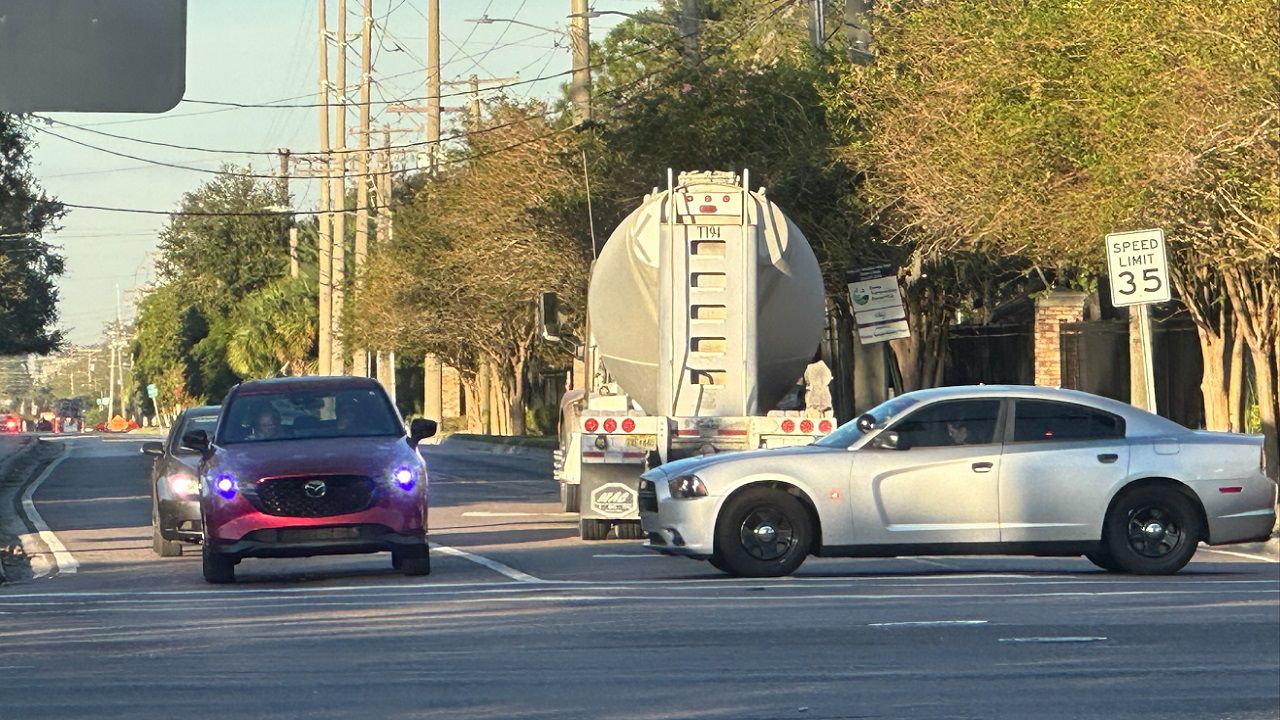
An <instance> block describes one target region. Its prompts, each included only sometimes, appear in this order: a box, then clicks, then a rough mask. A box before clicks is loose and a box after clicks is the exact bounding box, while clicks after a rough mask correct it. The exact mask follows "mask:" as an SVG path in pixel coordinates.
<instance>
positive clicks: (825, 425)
mask: <svg viewBox="0 0 1280 720" xmlns="http://www.w3.org/2000/svg"><path fill="white" fill-rule="evenodd" d="M833 427H834V426H833V425H832V424H831V421H830V420H823V421H822V422H820V423H818V429H819V430H821V431H822V433H823V434H824V435H825V434H826V433H829V432H831V430H832V428H833Z"/></svg>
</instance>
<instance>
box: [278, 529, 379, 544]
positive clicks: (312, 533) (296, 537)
mask: <svg viewBox="0 0 1280 720" xmlns="http://www.w3.org/2000/svg"><path fill="white" fill-rule="evenodd" d="M358 537H360V528H353V527H338V528H295V529H287V530H281V531H280V542H309V541H313V540H351V539H354V538H358Z"/></svg>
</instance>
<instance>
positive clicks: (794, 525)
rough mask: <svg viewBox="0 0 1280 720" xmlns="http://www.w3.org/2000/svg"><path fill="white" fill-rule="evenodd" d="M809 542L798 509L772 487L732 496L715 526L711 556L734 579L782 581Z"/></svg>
mask: <svg viewBox="0 0 1280 720" xmlns="http://www.w3.org/2000/svg"><path fill="white" fill-rule="evenodd" d="M812 544H813V525H812V523H811V522H810V520H809V513H808V512H807V511H806V510H805V508H804V505H802V504H801V503H800V501H799V500H797V499H796V498H795V497H793V496H791V495H789V494H787V493H785V492H783V491H781V490H774V489H772V488H755V489H752V490H747V491H745V492H743V493H740V494H738V495H735V496H734V497H733V498H731V499H730V500H729V502H728V503H727V504H726V505H725V507H724V509H723V510H722V511H721V513H720V518H719V520H718V521H717V522H716V554H717V555H719V556H720V559H721V560H722V561H723V562H724V565H725V570H726V572H728V573H730V574H732V575H737V576H739V577H782V576H784V575H790V574H791V573H793V572H795V571H796V569H797V568H799V567H800V564H801V563H803V562H804V560H805V558H806V557H808V556H809V548H810V547H811V546H812Z"/></svg>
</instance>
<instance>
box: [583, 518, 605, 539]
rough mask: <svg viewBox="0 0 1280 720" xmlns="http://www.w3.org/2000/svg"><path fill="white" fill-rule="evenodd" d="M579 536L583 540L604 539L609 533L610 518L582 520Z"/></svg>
mask: <svg viewBox="0 0 1280 720" xmlns="http://www.w3.org/2000/svg"><path fill="white" fill-rule="evenodd" d="M578 530H579V532H578V536H579V537H581V538H582V539H583V540H603V539H605V537H607V536H608V535H609V521H608V520H585V519H584V520H580V521H579V523H578Z"/></svg>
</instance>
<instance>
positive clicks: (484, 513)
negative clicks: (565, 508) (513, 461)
mask: <svg viewBox="0 0 1280 720" xmlns="http://www.w3.org/2000/svg"><path fill="white" fill-rule="evenodd" d="M577 516H578V513H567V512H549V513H539V512H490V511H488V510H468V511H467V512H464V513H462V517H481V518H508V517H558V518H569V517H577Z"/></svg>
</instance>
